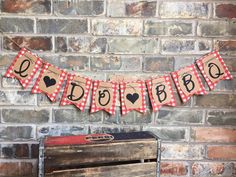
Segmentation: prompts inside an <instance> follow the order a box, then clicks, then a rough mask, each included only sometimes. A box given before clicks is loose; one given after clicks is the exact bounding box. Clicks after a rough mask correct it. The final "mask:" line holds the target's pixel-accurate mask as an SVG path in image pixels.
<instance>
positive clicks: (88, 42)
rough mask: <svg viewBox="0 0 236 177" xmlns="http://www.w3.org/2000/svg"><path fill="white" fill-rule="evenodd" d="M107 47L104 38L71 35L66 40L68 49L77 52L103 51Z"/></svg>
mask: <svg viewBox="0 0 236 177" xmlns="http://www.w3.org/2000/svg"><path fill="white" fill-rule="evenodd" d="M106 48H107V39H106V38H92V37H84V36H83V37H82V36H80V37H71V38H69V41H68V51H69V52H77V53H86V52H88V53H105V52H106Z"/></svg>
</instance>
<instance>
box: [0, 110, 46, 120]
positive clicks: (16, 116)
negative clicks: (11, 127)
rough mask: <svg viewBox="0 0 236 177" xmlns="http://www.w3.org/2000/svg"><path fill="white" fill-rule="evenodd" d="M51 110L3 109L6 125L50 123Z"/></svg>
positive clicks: (3, 118)
mask: <svg viewBox="0 0 236 177" xmlns="http://www.w3.org/2000/svg"><path fill="white" fill-rule="evenodd" d="M49 115H50V113H49V110H47V109H40V110H32V109H3V110H2V121H3V122H4V123H46V122H48V121H49Z"/></svg>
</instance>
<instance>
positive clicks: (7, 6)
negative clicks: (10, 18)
mask: <svg viewBox="0 0 236 177" xmlns="http://www.w3.org/2000/svg"><path fill="white" fill-rule="evenodd" d="M1 10H2V12H7V13H27V14H49V13H50V12H51V1H50V0H41V1H27V0H16V1H12V0H2V6H1Z"/></svg>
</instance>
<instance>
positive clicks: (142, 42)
mask: <svg viewBox="0 0 236 177" xmlns="http://www.w3.org/2000/svg"><path fill="white" fill-rule="evenodd" d="M157 42H158V41H157V39H147V38H143V39H139V38H113V39H110V40H109V42H108V43H109V48H108V51H109V53H117V54H122V53H123V54H143V53H157V52H158V50H157V49H158V43H157Z"/></svg>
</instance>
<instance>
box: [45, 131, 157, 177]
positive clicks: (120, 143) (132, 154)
mask: <svg viewBox="0 0 236 177" xmlns="http://www.w3.org/2000/svg"><path fill="white" fill-rule="evenodd" d="M43 145H44V148H43V154H42V155H43V156H44V158H43V159H44V170H42V171H44V173H43V174H41V176H43V175H45V177H116V176H119V177H157V176H159V168H160V141H159V140H158V139H157V137H155V136H154V135H153V134H151V133H150V132H132V133H114V134H91V135H80V136H67V137H47V138H46V139H45V140H44V142H43ZM41 149H42V148H41ZM42 155H41V158H42V157H43V156H42Z"/></svg>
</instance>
